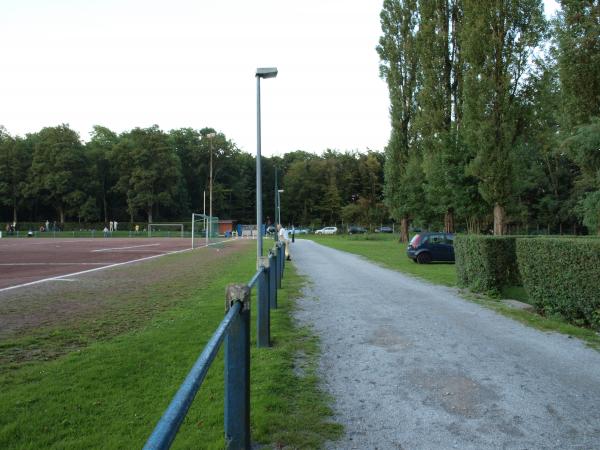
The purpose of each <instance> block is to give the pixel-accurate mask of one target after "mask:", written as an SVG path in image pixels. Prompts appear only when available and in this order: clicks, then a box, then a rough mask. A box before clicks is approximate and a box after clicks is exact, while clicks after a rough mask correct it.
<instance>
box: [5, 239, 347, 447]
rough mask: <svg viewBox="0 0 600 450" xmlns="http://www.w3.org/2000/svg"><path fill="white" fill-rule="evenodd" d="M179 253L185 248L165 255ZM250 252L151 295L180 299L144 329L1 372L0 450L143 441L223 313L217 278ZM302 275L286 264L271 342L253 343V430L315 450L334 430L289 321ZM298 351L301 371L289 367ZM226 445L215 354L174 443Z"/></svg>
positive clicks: (304, 346) (274, 443)
mask: <svg viewBox="0 0 600 450" xmlns="http://www.w3.org/2000/svg"><path fill="white" fill-rule="evenodd" d="M178 257H182V258H185V255H173V256H172V258H178ZM254 261H255V260H254V252H253V250H252V248H249V247H248V248H246V249H245V250H242V251H241V253H237V254H233V255H232V256H231V258H226V259H223V260H222V262H220V263H219V266H220V268H222V269H223V270H220V271H217V272H218V275H216V276H214V277H212V278H211V279H210V280H204V283H203V285H202V287H201V288H200V289H198V288H196V289H190V288H189V285H191V286H195V287H197V285H196V283H195V281H194V276H193V274H192V273H190V274H189V279H187V280H186V278H187V277H183V278H179V279H178V281H177V286H173V285H172V284H171V285H169V286H168V287H167V288H165V289H164V290H163V291H162V292H160V293H157V295H160V294H162V295H164V296H169V295H176V296H177V297H178V301H177V302H176V303H173V304H171V306H170V307H169V308H168V309H167V310H164V311H160V312H158V313H157V314H156V315H155V316H154V317H152V318H150V319H148V320H147V321H146V322H145V323H144V324H143V325H142V326H140V324H136V327H135V328H134V329H132V330H129V331H125V332H122V333H120V334H118V335H116V336H112V337H111V338H110V339H107V340H104V341H97V342H92V343H90V344H89V345H88V346H87V347H84V348H77V349H76V350H75V351H72V352H69V353H67V354H65V355H63V356H60V357H58V358H56V359H54V360H52V361H30V363H29V364H27V365H23V366H20V367H17V368H14V369H13V370H10V371H7V372H4V373H2V374H0V389H1V391H2V402H1V403H0V447H1V448H3V449H39V448H46V449H81V448H103V449H112V448H115V449H116V448H140V447H141V446H142V445H143V443H144V442H145V440H146V438H147V437H148V436H149V434H150V432H151V431H152V429H153V427H154V425H155V424H156V422H157V421H158V419H159V418H160V416H161V414H162V412H163V411H164V409H165V408H166V406H167V405H168V403H169V402H170V400H171V398H172V396H173V395H174V393H175V392H176V390H177V388H178V387H179V385H180V383H181V382H182V381H183V379H184V377H185V375H186V374H187V372H188V371H189V369H190V368H191V366H192V364H193V362H194V361H195V360H196V358H197V356H198V355H199V353H200V351H201V350H202V348H203V346H204V344H205V343H206V342H207V340H208V339H209V338H210V336H211V335H212V333H213V331H214V330H215V329H216V326H217V324H218V323H219V322H220V321H221V319H222V318H223V315H224V290H225V289H224V288H225V286H226V284H227V283H231V282H247V281H248V279H249V278H250V276H251V275H252V272H253V268H254ZM302 283H303V280H302V279H301V278H299V277H298V275H297V274H295V272H294V270H293V266H291V265H288V266H287V271H286V274H285V279H284V283H283V285H284V289H283V290H282V291H280V296H279V305H280V308H279V309H278V310H277V311H273V313H272V336H273V347H272V348H269V349H257V348H256V345H255V342H254V340H253V347H252V355H251V358H252V372H251V376H252V392H251V402H252V416H251V426H252V438H253V441H255V442H259V443H261V444H265V445H268V446H271V447H272V448H280V447H284V446H288V447H293V448H298V447H303V448H318V447H319V446H321V445H322V443H323V442H324V441H325V440H327V439H335V438H336V437H337V436H339V435H340V433H341V427H340V425H338V424H334V423H331V421H330V415H331V411H330V409H329V408H328V406H327V400H328V399H327V397H326V396H324V395H323V393H322V392H320V391H319V389H318V380H317V377H316V373H315V368H316V361H317V355H318V343H317V341H316V340H315V338H314V337H313V336H312V335H311V334H310V333H309V332H308V330H306V329H302V328H298V327H296V326H295V325H294V322H293V320H292V318H291V311H292V309H293V307H294V300H295V298H297V297H298V295H299V293H300V288H301V286H302ZM253 297H255V296H253ZM255 300H256V299H255V298H253V307H254V308H253V309H254V311H255ZM252 322H253V327H254V326H255V322H256V315H255V313H254V312H253V318H252ZM255 335H256V333H255V329H254V328H253V331H252V336H255ZM298 355H303V370H302V371H301V373H298V371H295V370H294V367H295V363H296V359H297V356H298ZM223 446H224V441H223V359H222V351H221V352H220V355H219V357H218V358H217V360H216V361H215V363H214V364H213V366H212V368H211V370H210V371H209V374H208V376H207V378H206V380H205V382H204V384H203V386H202V388H201V389H200V391H199V393H198V396H197V398H196V400H195V402H194V404H193V405H192V408H191V409H190V412H189V414H188V416H187V418H186V420H185V422H184V424H183V426H182V428H181V430H180V433H179V435H178V437H177V439H176V441H175V444H174V446H173V448H203V449H218V448H223Z"/></svg>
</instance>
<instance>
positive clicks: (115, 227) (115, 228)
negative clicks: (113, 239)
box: [113, 220, 117, 231]
mask: <svg viewBox="0 0 600 450" xmlns="http://www.w3.org/2000/svg"><path fill="white" fill-rule="evenodd" d="M113 228H114V230H115V231H117V221H116V220H115V223H114V226H113Z"/></svg>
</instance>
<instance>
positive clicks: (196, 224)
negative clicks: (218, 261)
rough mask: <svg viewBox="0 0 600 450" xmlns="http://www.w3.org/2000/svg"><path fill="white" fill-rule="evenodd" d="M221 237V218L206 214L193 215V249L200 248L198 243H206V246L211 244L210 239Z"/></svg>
mask: <svg viewBox="0 0 600 450" xmlns="http://www.w3.org/2000/svg"><path fill="white" fill-rule="evenodd" d="M218 235H219V218H218V217H215V216H212V217H210V216H207V215H205V214H199V213H193V214H192V248H196V246H198V242H202V241H204V245H208V244H209V240H210V238H213V237H217V236H218Z"/></svg>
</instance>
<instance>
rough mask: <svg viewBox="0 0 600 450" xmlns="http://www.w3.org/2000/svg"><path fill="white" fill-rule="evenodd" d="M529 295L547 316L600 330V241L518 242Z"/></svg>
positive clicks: (552, 240) (538, 240)
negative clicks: (561, 318)
mask: <svg viewBox="0 0 600 450" xmlns="http://www.w3.org/2000/svg"><path fill="white" fill-rule="evenodd" d="M516 250H517V259H518V262H519V269H520V272H521V275H522V278H523V284H524V286H525V288H526V290H527V295H528V296H529V298H530V299H531V300H532V301H533V302H534V304H535V306H536V307H537V308H538V309H539V310H540V311H542V312H544V313H545V314H546V315H553V314H557V315H560V316H562V317H564V318H566V319H567V320H569V321H571V322H574V323H575V324H577V325H587V326H592V327H594V328H596V329H600V283H598V274H600V241H599V240H597V239H564V238H563V239H542V238H538V239H517V245H516Z"/></svg>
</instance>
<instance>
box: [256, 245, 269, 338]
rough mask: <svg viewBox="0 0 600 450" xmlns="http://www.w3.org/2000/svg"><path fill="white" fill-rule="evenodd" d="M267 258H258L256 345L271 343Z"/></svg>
mask: <svg viewBox="0 0 600 450" xmlns="http://www.w3.org/2000/svg"><path fill="white" fill-rule="evenodd" d="M267 264H268V260H267V258H265V257H264V256H261V258H260V266H259V270H260V277H258V282H257V299H258V313H257V318H256V327H257V337H256V345H257V346H258V347H269V345H271V333H270V328H271V325H270V323H269V318H270V317H269V316H270V314H269V279H268V277H269V272H268V266H267Z"/></svg>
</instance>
